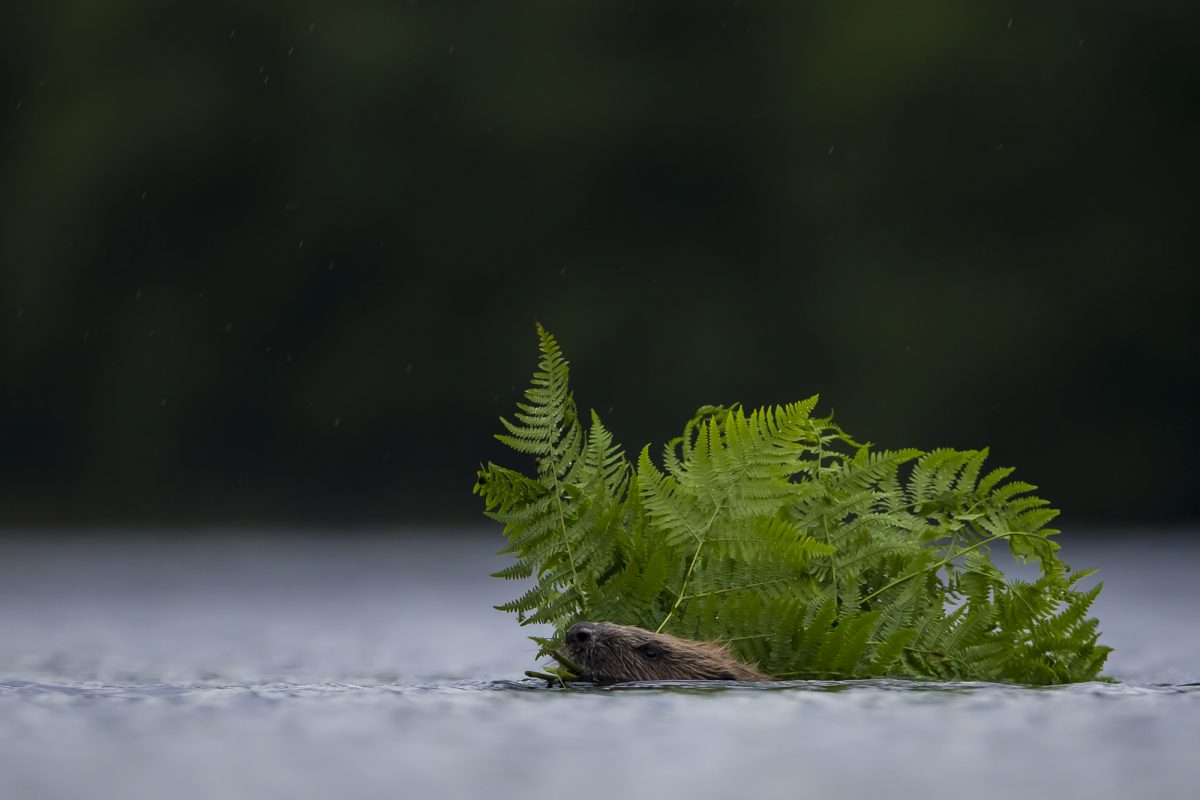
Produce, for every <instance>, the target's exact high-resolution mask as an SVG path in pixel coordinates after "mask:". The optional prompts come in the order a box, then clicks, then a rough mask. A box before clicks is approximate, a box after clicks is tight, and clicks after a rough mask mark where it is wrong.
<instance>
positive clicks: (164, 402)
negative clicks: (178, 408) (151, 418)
mask: <svg viewBox="0 0 1200 800" xmlns="http://www.w3.org/2000/svg"><path fill="white" fill-rule="evenodd" d="M166 404H167V398H165V397H164V398H163V399H162V402H160V403H159V404H158V407H159V408H162V407H163V406H165V405H166Z"/></svg>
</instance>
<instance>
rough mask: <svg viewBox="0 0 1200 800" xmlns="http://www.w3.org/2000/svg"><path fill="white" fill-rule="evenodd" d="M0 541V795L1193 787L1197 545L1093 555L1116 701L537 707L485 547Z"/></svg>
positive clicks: (441, 542)
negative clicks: (496, 607) (500, 607)
mask: <svg viewBox="0 0 1200 800" xmlns="http://www.w3.org/2000/svg"><path fill="white" fill-rule="evenodd" d="M460 533H461V532H455V531H443V532H430V533H428V534H424V535H411V534H412V532H399V533H397V534H396V535H394V536H375V537H358V538H353V537H352V538H328V539H318V538H303V537H300V538H296V537H291V538H289V537H284V536H277V537H263V536H251V535H248V534H242V535H239V534H237V533H236V532H228V533H226V534H223V535H221V536H218V537H216V538H213V537H197V538H196V539H194V540H191V541H184V542H178V541H172V540H171V539H169V538H167V537H164V538H163V539H162V540H158V541H156V540H155V539H153V538H142V539H137V540H132V539H111V538H106V539H82V538H77V539H71V538H68V537H52V538H48V539H47V538H44V537H43V538H42V539H40V540H39V541H37V542H34V543H19V542H16V541H14V540H12V538H11V537H10V539H8V540H3V541H0V798H4V799H5V800H9V798H12V800H25V798H29V799H30V800H36V799H38V798H64V799H65V798H72V799H74V798H134V799H136V798H171V799H172V800H176V799H177V800H189V799H190V798H273V797H286V798H374V797H379V798H384V797H387V798H417V797H499V798H507V797H512V798H517V797H522V798H525V797H570V798H585V799H586V798H600V797H603V798H614V797H680V796H682V797H690V798H706V797H720V798H728V797H750V796H754V797H809V796H811V797H860V796H861V797H866V796H868V795H883V796H893V797H895V796H898V797H908V796H913V797H915V796H918V795H919V796H922V797H972V798H979V797H982V798H990V797H996V798H999V797H1009V796H1013V795H1020V796H1028V797H1049V796H1052V795H1053V794H1062V795H1063V796H1067V797H1082V796H1085V795H1091V796H1092V797H1101V798H1109V797H1111V798H1127V797H1146V798H1150V797H1154V798H1194V797H1196V796H1197V795H1198V793H1200V791H1198V787H1200V756H1197V755H1196V754H1197V753H1198V752H1200V625H1198V624H1197V622H1196V619H1195V617H1196V615H1197V611H1198V610H1200V583H1198V582H1197V581H1196V580H1195V579H1194V577H1193V575H1194V573H1195V571H1196V567H1197V565H1198V564H1200V559H1198V558H1197V556H1200V550H1197V549H1194V548H1193V549H1188V548H1185V547H1181V546H1180V545H1178V544H1175V542H1179V541H1188V540H1190V538H1191V536H1188V535H1187V534H1189V533H1194V532H1187V531H1177V532H1174V533H1175V535H1174V536H1171V535H1168V534H1164V533H1159V534H1154V533H1150V532H1133V531H1131V532H1127V533H1126V534H1124V535H1122V536H1121V537H1119V538H1118V537H1108V538H1105V539H1097V540H1088V539H1085V538H1082V537H1077V539H1078V541H1074V542H1072V541H1071V540H1068V541H1067V546H1066V551H1065V552H1066V555H1067V560H1068V561H1070V562H1071V563H1072V564H1074V565H1076V566H1099V567H1101V568H1102V577H1103V578H1104V579H1105V582H1106V588H1105V591H1104V593H1103V594H1102V595H1101V598H1100V601H1099V603H1098V605H1097V609H1096V611H1097V613H1098V615H1099V616H1100V618H1101V621H1102V623H1103V625H1102V627H1103V630H1104V631H1105V635H1104V640H1105V641H1106V642H1107V643H1108V644H1111V645H1113V646H1114V647H1116V648H1117V652H1116V653H1114V655H1113V657H1112V658H1111V659H1110V662H1109V674H1111V675H1112V676H1113V677H1114V678H1116V679H1118V681H1120V682H1119V683H1115V684H1106V683H1093V684H1082V685H1075V686H1068V687H1056V688H1052V689H1040V690H1034V689H1024V688H1019V687H1010V686H995V685H988V684H912V683H904V682H895V681H864V682H853V683H816V682H796V683H781V684H768V685H732V686H731V685H723V684H706V685H705V684H674V685H668V686H664V685H658V686H653V687H647V686H642V687H639V686H632V685H631V686H627V687H612V688H606V689H598V688H571V689H566V690H562V689H558V690H548V689H545V688H542V687H541V686H540V685H539V684H538V683H536V682H533V681H526V680H518V678H520V676H521V675H522V673H523V671H524V670H525V669H527V668H529V667H530V666H532V665H533V662H532V661H531V659H532V656H533V651H534V648H533V646H532V645H531V644H530V643H529V642H528V641H527V640H525V639H524V638H523V637H524V635H525V634H526V633H529V631H522V630H521V629H519V628H517V627H516V625H515V622H514V620H512V619H511V618H510V617H508V616H507V615H504V614H501V613H499V612H496V611H493V610H492V609H491V608H490V606H491V604H493V603H496V602H500V601H502V600H507V599H510V598H511V597H512V596H514V593H515V591H516V590H517V587H516V586H514V585H513V584H504V583H502V582H500V581H496V580H492V579H489V578H487V577H486V575H487V573H488V572H489V571H491V570H492V569H495V568H496V566H497V565H499V564H501V563H503V562H502V561H499V560H498V559H496V558H494V557H493V556H492V555H491V553H492V552H493V551H494V550H495V549H496V546H497V538H496V536H497V534H495V533H491V534H490V535H487V536H480V535H458V534H460Z"/></svg>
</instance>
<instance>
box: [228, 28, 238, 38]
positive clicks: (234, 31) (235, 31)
mask: <svg viewBox="0 0 1200 800" xmlns="http://www.w3.org/2000/svg"><path fill="white" fill-rule="evenodd" d="M236 35H237V28H234V29H233V30H231V31H230V32H229V38H230V39H232V38H233V37H234V36H236Z"/></svg>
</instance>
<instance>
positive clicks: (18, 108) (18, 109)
mask: <svg viewBox="0 0 1200 800" xmlns="http://www.w3.org/2000/svg"><path fill="white" fill-rule="evenodd" d="M1079 44H1080V46H1081V47H1082V46H1083V42H1080V43H1079ZM21 105H22V103H21V101H20V100H18V101H17V111H20V110H21Z"/></svg>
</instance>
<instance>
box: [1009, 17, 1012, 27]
mask: <svg viewBox="0 0 1200 800" xmlns="http://www.w3.org/2000/svg"><path fill="white" fill-rule="evenodd" d="M1012 24H1013V21H1012V18H1011V17H1009V20H1008V27H1010V28H1011V27H1012Z"/></svg>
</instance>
